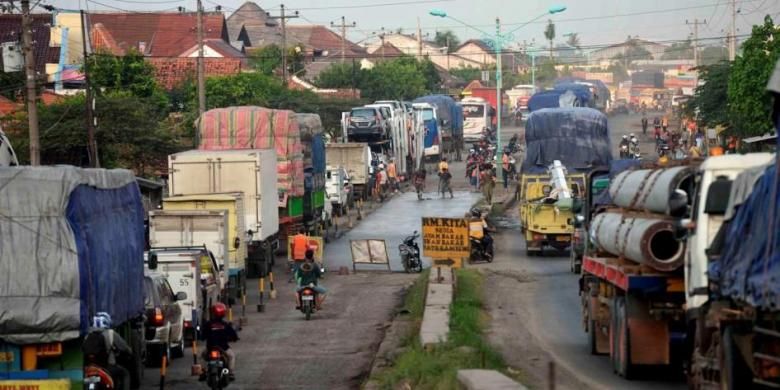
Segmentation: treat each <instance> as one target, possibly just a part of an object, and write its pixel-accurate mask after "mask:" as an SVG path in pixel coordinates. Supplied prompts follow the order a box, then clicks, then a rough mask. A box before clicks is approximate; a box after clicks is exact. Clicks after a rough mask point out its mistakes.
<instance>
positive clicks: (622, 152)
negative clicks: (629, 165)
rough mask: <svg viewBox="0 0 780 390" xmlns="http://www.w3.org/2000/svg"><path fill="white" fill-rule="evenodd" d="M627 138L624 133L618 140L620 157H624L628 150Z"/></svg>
mask: <svg viewBox="0 0 780 390" xmlns="http://www.w3.org/2000/svg"><path fill="white" fill-rule="evenodd" d="M629 143H630V141H629V139H628V136H627V135H624V136H623V138H622V139H621V140H620V149H619V150H620V158H625V157H626V154H627V152H628V146H629Z"/></svg>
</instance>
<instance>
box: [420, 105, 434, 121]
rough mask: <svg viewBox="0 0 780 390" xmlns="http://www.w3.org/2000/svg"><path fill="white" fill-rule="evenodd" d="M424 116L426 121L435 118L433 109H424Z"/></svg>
mask: <svg viewBox="0 0 780 390" xmlns="http://www.w3.org/2000/svg"><path fill="white" fill-rule="evenodd" d="M422 117H423V120H424V121H429V120H433V110H431V109H427V108H426V109H423V110H422Z"/></svg>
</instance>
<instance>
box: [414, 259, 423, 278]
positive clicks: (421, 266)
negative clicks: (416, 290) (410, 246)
mask: <svg viewBox="0 0 780 390" xmlns="http://www.w3.org/2000/svg"><path fill="white" fill-rule="evenodd" d="M415 268H416V269H417V273H418V274H419V273H420V272H422V270H423V263H422V260H420V259H417V267H415Z"/></svg>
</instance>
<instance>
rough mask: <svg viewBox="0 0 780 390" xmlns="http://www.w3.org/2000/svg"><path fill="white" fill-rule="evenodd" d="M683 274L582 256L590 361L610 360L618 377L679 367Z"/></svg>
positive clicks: (683, 333) (682, 344)
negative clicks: (651, 368) (645, 368)
mask: <svg viewBox="0 0 780 390" xmlns="http://www.w3.org/2000/svg"><path fill="white" fill-rule="evenodd" d="M683 283H684V279H683V274H682V273H681V272H669V273H666V272H659V271H656V270H654V269H652V268H650V267H647V266H643V265H640V264H637V263H634V262H632V261H629V260H624V259H620V258H616V257H597V256H590V255H585V256H583V259H582V276H581V278H580V297H581V300H582V320H583V322H582V323H583V327H584V330H585V332H586V333H587V334H588V346H589V349H590V353H591V354H593V355H608V356H609V357H610V361H611V362H612V365H613V367H614V369H615V372H617V373H618V374H619V375H620V376H622V377H625V378H626V379H630V378H631V377H632V376H633V375H634V374H635V372H636V368H637V366H668V365H679V364H681V363H682V356H683V354H682V353H680V352H682V351H684V347H685V342H686V325H685V312H684V302H685V289H684V284H683Z"/></svg>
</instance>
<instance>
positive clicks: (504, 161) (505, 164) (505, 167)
mask: <svg viewBox="0 0 780 390" xmlns="http://www.w3.org/2000/svg"><path fill="white" fill-rule="evenodd" d="M501 173H502V174H503V175H504V191H506V190H507V188H508V187H509V152H508V151H506V150H505V151H504V155H503V156H502V157H501Z"/></svg>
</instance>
